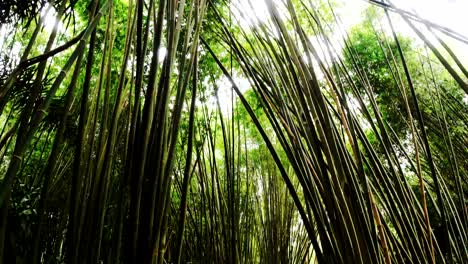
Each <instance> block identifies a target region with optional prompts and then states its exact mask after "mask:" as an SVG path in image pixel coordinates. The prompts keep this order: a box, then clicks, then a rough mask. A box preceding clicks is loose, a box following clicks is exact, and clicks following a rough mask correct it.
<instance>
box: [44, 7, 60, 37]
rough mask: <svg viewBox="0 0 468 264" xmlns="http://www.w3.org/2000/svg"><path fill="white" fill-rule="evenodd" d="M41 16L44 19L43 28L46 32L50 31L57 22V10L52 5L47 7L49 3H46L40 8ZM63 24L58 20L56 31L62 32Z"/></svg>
mask: <svg viewBox="0 0 468 264" xmlns="http://www.w3.org/2000/svg"><path fill="white" fill-rule="evenodd" d="M41 16H42V17H43V19H44V29H45V30H46V31H47V32H52V30H53V29H54V25H55V23H56V22H57V12H56V10H55V9H54V8H53V7H49V4H46V5H45V6H44V8H43V9H42V12H41ZM62 30H63V24H62V22H61V21H58V25H57V31H58V32H62Z"/></svg>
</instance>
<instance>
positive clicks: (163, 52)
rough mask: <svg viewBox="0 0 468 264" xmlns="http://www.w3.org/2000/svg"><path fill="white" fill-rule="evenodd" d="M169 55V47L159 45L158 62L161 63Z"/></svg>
mask: <svg viewBox="0 0 468 264" xmlns="http://www.w3.org/2000/svg"><path fill="white" fill-rule="evenodd" d="M166 55H167V49H166V47H159V49H158V62H159V63H161V62H162V61H163V60H164V58H166Z"/></svg>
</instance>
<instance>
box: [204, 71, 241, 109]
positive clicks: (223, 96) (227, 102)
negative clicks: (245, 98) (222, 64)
mask: <svg viewBox="0 0 468 264" xmlns="http://www.w3.org/2000/svg"><path fill="white" fill-rule="evenodd" d="M233 80H234V83H235V84H236V85H237V87H239V90H240V91H241V93H244V92H245V91H247V90H248V89H249V88H250V82H249V80H247V79H246V78H243V77H240V76H239V75H238V74H236V73H234V74H233ZM216 86H218V99H219V105H220V108H221V112H222V113H223V115H224V116H231V114H232V103H233V102H234V104H235V103H236V100H237V99H236V98H237V95H236V92H235V91H234V90H233V88H232V85H231V82H230V81H229V80H228V79H227V78H226V77H225V76H222V77H221V78H219V79H218V80H216ZM233 96H234V97H233ZM210 100H216V98H211V99H210ZM214 103H215V106H216V102H214ZM209 105H212V104H209Z"/></svg>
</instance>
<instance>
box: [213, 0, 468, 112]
mask: <svg viewBox="0 0 468 264" xmlns="http://www.w3.org/2000/svg"><path fill="white" fill-rule="evenodd" d="M266 1H269V0H232V7H231V10H232V13H233V16H234V17H236V18H239V19H240V21H239V22H240V25H241V27H244V28H247V27H248V26H251V25H254V24H256V23H258V20H261V21H267V20H268V18H269V13H268V9H267V6H266V4H265V3H266ZM272 1H273V3H276V4H277V5H278V6H280V7H281V6H282V3H283V1H285V0H272ZM324 1H325V0H324ZM312 2H313V3H316V2H317V1H314V0H312ZM334 2H337V3H338V6H339V7H338V8H337V9H335V10H334V11H335V12H336V13H337V14H338V15H339V16H340V19H341V21H342V22H343V26H344V29H345V30H349V29H350V28H351V27H353V26H354V25H357V24H359V23H360V22H361V21H362V19H363V18H364V16H363V11H364V10H365V9H366V8H367V7H368V6H369V5H370V4H369V3H368V2H367V1H365V0H335V1H334ZM391 2H392V3H393V5H395V6H396V7H398V8H400V9H403V10H406V11H410V12H413V13H415V14H417V15H419V16H420V17H421V18H423V19H426V20H429V21H431V22H433V23H436V24H439V25H441V26H444V27H447V28H450V29H452V30H453V31H455V32H457V33H460V34H462V35H464V36H466V37H468V15H467V11H468V0H392V1H391ZM281 11H282V10H281V9H280V15H281V13H282V12H281ZM392 18H393V23H394V26H395V29H396V30H397V31H399V33H400V34H403V35H407V36H409V37H413V38H415V39H419V38H418V37H417V35H416V34H415V33H414V32H413V30H412V29H411V28H409V26H407V25H406V23H405V22H404V21H403V20H402V19H399V17H398V16H397V15H392ZM441 37H443V36H441ZM332 39H337V40H338V41H339V42H340V39H341V37H339V35H338V32H337V35H336V36H332ZM311 41H312V43H313V44H314V45H316V44H317V41H319V42H320V40H317V39H316V38H311ZM446 41H447V43H448V44H449V45H450V46H451V48H452V49H453V50H454V52H455V54H457V55H458V56H459V59H460V60H461V61H462V62H464V63H465V65H468V46H467V45H466V44H463V43H461V42H459V41H456V40H452V39H446ZM333 42H334V43H336V42H335V41H333ZM335 48H337V49H339V47H335ZM237 80H238V81H237V82H236V83H238V85H239V86H242V87H241V88H242V90H246V89H247V88H248V85H249V84H248V82H247V81H245V80H242V78H237ZM219 84H220V85H219V86H220V87H219V88H220V91H219V100H220V103H221V105H222V106H225V107H226V108H229V109H230V108H231V106H230V105H231V99H230V95H231V92H230V89H231V88H230V85H229V84H227V82H225V81H222V80H220V82H219ZM223 84H224V85H223ZM223 110H224V109H223ZM223 112H224V113H225V114H226V113H227V111H225V110H224V111H223Z"/></svg>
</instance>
